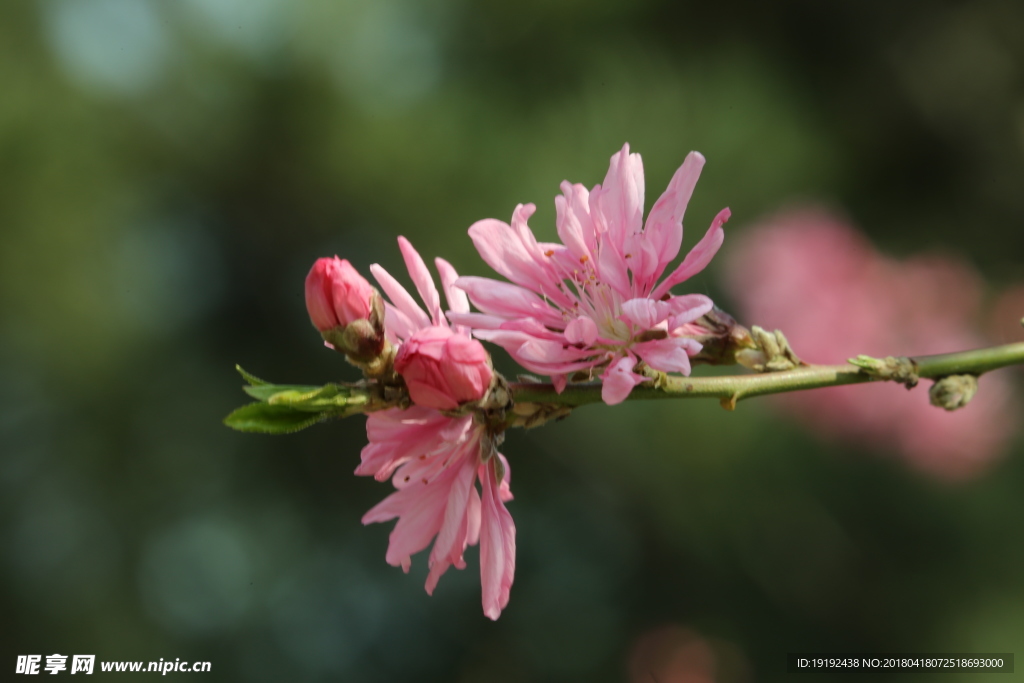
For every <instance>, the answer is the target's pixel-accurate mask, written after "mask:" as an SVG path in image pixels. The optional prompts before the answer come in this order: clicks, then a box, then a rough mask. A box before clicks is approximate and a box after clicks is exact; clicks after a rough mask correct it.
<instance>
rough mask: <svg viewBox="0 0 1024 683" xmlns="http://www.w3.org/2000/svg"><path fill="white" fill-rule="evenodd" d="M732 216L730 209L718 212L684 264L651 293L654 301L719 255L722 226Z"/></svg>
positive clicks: (722, 235) (723, 235) (702, 268)
mask: <svg viewBox="0 0 1024 683" xmlns="http://www.w3.org/2000/svg"><path fill="white" fill-rule="evenodd" d="M730 215H732V212H730V211H729V209H722V210H721V211H719V212H718V215H717V216H715V220H713V221H711V227H710V228H708V231H707V233H705V235H704V237H702V238H701V240H700V242H698V243H697V245H696V246H695V247H694V248H693V249H691V250H690V253H689V254H687V255H686V258H685V259H683V262H682V263H680V264H679V266H678V267H677V268H676V269H675V270H674V271H673V272H672V274H671V275H669V276H668V277H667V278H665V279H664V280H663V281H662V283H661V284H660V285H658V286H657V287H655V288H654V291H653V292H651V298H652V299H660V298H661V297H663V296H664V295H666V294H668V292H669V290H671V289H672V287H674V286H675V285H678V284H679V283H680V282H683V281H684V280H687V279H689V278H691V277H693V276H694V275H696V274H697V273H699V272H700V271H702V270H704V268H705V266H707V265H708V263H710V262H711V259H712V258H714V256H715V254H716V253H718V249H719V247H721V246H722V242H723V241H724V240H725V231H724V230H722V225H724V224H725V222H726V221H727V220H729V216H730Z"/></svg>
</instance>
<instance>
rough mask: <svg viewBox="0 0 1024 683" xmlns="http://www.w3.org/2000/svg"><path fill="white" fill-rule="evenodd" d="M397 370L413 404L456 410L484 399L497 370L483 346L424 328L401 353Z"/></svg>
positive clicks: (447, 331)
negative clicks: (468, 403)
mask: <svg viewBox="0 0 1024 683" xmlns="http://www.w3.org/2000/svg"><path fill="white" fill-rule="evenodd" d="M395 370H396V371H397V372H398V373H399V374H400V375H402V377H403V378H404V379H405V384H406V386H407V387H408V388H409V396H410V397H411V398H412V400H413V403H416V404H417V405H421V406H424V407H427V408H436V409H437V410H454V409H455V408H458V407H459V404H460V403H466V402H467V401H476V400H479V399H481V398H483V397H484V394H486V393H487V389H488V388H489V387H490V385H491V378H492V377H493V376H494V370H493V369H492V368H491V357H490V355H489V354H488V353H487V351H486V350H485V349H484V347H483V345H482V344H481V343H480V342H478V341H476V340H475V339H471V338H470V337H467V336H465V335H462V334H457V333H455V332H452V331H451V330H450V329H448V328H447V327H436V326H435V327H425V328H423V329H421V330H419V331H417V332H415V333H414V334H413V335H412V336H411V337H410V338H409V339H408V340H406V342H405V343H404V344H402V347H401V348H400V349H399V350H398V355H397V356H395Z"/></svg>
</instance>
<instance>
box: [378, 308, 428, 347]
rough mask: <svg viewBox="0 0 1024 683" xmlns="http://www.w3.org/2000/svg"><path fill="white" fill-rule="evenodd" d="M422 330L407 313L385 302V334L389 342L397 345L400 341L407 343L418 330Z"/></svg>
mask: <svg viewBox="0 0 1024 683" xmlns="http://www.w3.org/2000/svg"><path fill="white" fill-rule="evenodd" d="M418 329H420V328H419V327H418V326H417V325H416V324H415V323H414V322H413V321H412V320H410V319H409V316H407V315H406V314H405V313H402V312H401V311H400V310H398V309H397V308H395V307H394V306H392V305H391V304H390V303H389V302H387V301H385V302H384V334H385V336H386V337H387V338H388V341H390V342H391V343H395V342H397V341H399V340H402V341H405V340H406V339H408V338H409V337H411V336H412V335H413V334H414V333H415V332H416V330H418Z"/></svg>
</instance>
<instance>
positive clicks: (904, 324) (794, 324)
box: [726, 209, 1016, 478]
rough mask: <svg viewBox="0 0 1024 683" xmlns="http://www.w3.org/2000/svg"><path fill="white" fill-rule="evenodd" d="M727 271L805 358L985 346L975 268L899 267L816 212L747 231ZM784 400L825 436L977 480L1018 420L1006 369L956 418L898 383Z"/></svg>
mask: <svg viewBox="0 0 1024 683" xmlns="http://www.w3.org/2000/svg"><path fill="white" fill-rule="evenodd" d="M726 266H727V269H726V275H727V283H726V284H727V285H728V287H729V289H730V290H731V291H732V293H733V296H734V297H735V299H736V300H737V302H738V303H739V304H740V307H741V308H742V309H743V311H744V313H745V315H746V316H747V318H748V319H749V320H750V321H751V322H756V323H758V324H760V325H762V326H764V327H767V328H779V329H781V330H782V331H783V332H785V333H786V336H787V338H788V339H789V341H790V342H791V344H792V345H793V348H794V350H795V351H796V352H797V354H798V355H800V357H801V358H803V359H804V360H806V361H808V362H814V363H842V362H843V361H845V360H846V359H847V358H851V357H853V356H856V355H857V354H862V353H863V354H868V355H873V356H876V357H879V356H880V357H884V356H890V355H893V356H899V355H924V354H933V353H946V352H951V351H962V350H965V349H970V348H976V347H979V346H984V345H985V341H984V339H982V338H981V337H980V335H978V334H977V333H976V332H975V325H974V319H975V318H976V316H977V313H978V311H979V306H980V295H981V292H980V282H979V280H978V276H977V275H976V274H975V273H974V272H973V271H972V270H971V269H970V268H969V267H968V266H967V265H966V264H964V263H962V262H960V261H956V260H953V259H950V258H938V257H934V256H931V257H926V256H917V257H914V258H911V259H909V260H906V261H902V262H898V261H895V260H893V259H890V258H887V257H885V256H883V255H881V254H879V253H878V252H877V251H875V249H874V248H873V247H872V246H871V244H870V243H869V242H868V241H867V240H866V239H865V238H864V237H863V236H862V235H861V234H860V233H858V232H856V231H855V230H854V229H853V228H851V227H849V226H848V225H847V224H846V223H844V222H843V221H841V220H840V219H837V218H836V217H834V216H832V215H830V214H829V213H826V212H824V211H822V210H819V209H802V210H797V211H790V212H786V213H782V214H779V215H778V216H775V217H773V218H771V219H769V220H767V221H765V222H764V223H762V224H760V225H758V226H755V227H753V228H750V229H748V230H747V231H746V232H745V233H744V234H743V235H742V237H741V238H740V240H739V243H738V244H737V245H736V246H735V247H734V248H733V250H732V251H731V253H730V255H729V260H728V261H727V263H726ZM924 383H925V384H926V383H927V381H926V382H924ZM775 400H776V404H777V405H778V406H779V407H780V408H782V409H784V410H787V411H789V412H792V413H794V414H796V415H797V416H799V417H800V418H802V419H803V420H805V421H806V422H807V424H808V426H810V427H811V428H812V429H814V430H815V431H817V432H818V433H819V434H822V435H823V436H832V437H841V438H847V439H851V440H857V441H861V442H866V443H868V444H869V445H873V446H877V447H881V448H884V449H887V450H893V451H896V452H899V453H901V454H902V455H903V456H904V457H905V458H906V459H908V460H909V461H910V462H911V463H913V464H914V465H916V466H918V467H920V468H921V469H923V470H926V471H929V472H932V473H935V474H938V475H940V476H945V477H947V478H960V477H964V476H967V475H970V474H972V473H975V472H977V471H979V470H980V469H982V468H983V467H984V466H985V465H986V464H988V463H989V462H991V461H992V460H993V459H994V458H995V457H997V456H998V455H999V454H1000V453H1001V452H1002V451H1003V450H1004V448H1005V446H1006V443H1007V441H1008V439H1009V438H1010V436H1011V435H1012V433H1013V431H1014V427H1013V425H1014V423H1015V421H1016V420H1015V417H1014V415H1015V412H1014V411H1015V410H1016V409H1015V408H1014V406H1013V400H1012V396H1011V392H1010V386H1009V384H1008V383H1007V381H1006V377H1005V375H1004V374H1002V373H989V374H986V375H985V376H984V377H982V378H981V380H980V390H979V391H978V394H977V395H976V396H975V397H974V399H973V400H972V401H971V403H970V404H969V405H967V406H966V407H964V408H962V409H960V410H957V411H956V412H953V413H948V412H946V411H943V410H941V409H939V408H936V407H934V406H932V405H930V403H929V401H928V396H927V392H926V391H925V390H924V389H923V387H922V388H919V389H915V390H914V391H913V392H912V393H910V394H908V393H907V391H906V389H905V388H904V387H902V386H898V385H895V384H889V383H885V384H882V383H880V384H875V385H862V386H853V387H831V388H827V389H819V390H816V391H813V392H797V393H795V394H790V395H786V396H780V397H778V398H777V399H775Z"/></svg>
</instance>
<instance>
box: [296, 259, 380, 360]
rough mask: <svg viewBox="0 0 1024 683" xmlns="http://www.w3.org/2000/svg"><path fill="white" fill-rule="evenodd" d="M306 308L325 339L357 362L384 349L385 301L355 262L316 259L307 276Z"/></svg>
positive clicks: (375, 357)
mask: <svg viewBox="0 0 1024 683" xmlns="http://www.w3.org/2000/svg"><path fill="white" fill-rule="evenodd" d="M306 310H307V311H308V312H309V319H310V320H311V321H312V322H313V325H314V326H315V327H316V328H317V329H318V330H320V334H321V335H322V336H323V338H324V341H326V342H327V343H328V344H330V345H331V346H332V347H334V349H336V350H337V351H340V352H342V353H344V354H345V355H347V356H349V358H350V359H352V360H353V361H355V362H357V363H363V364H365V363H371V362H372V361H374V360H375V359H377V358H378V357H379V356H380V355H381V354H382V353H383V351H384V347H385V339H384V301H383V299H382V298H381V296H380V293H379V292H378V291H377V290H376V289H375V288H374V287H373V285H371V284H370V283H369V282H367V280H366V278H364V277H363V276H362V275H360V274H359V272H358V271H357V270H356V269H355V268H353V267H352V264H351V263H349V262H348V261H346V260H345V259H340V258H338V257H337V256H335V257H334V258H321V259H317V261H316V263H314V264H313V267H312V268H311V269H310V271H309V275H307V276H306Z"/></svg>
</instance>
